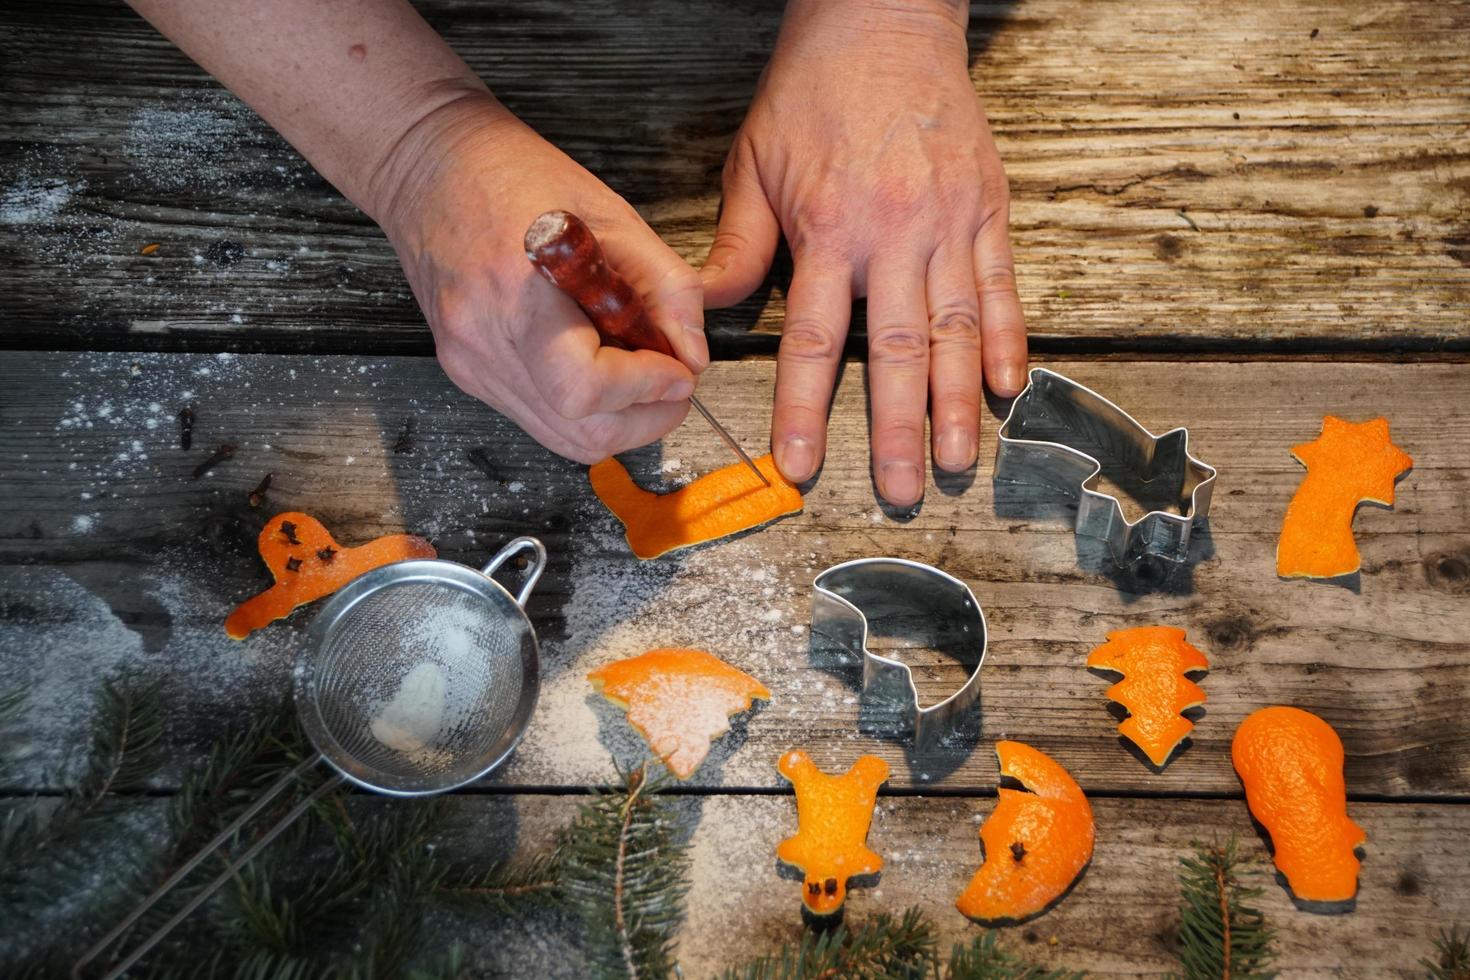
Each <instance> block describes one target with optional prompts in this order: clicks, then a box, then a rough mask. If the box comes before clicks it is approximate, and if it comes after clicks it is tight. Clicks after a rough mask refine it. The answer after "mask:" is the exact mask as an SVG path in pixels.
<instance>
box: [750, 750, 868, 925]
mask: <svg viewBox="0 0 1470 980" xmlns="http://www.w3.org/2000/svg"><path fill="white" fill-rule="evenodd" d="M776 768H777V769H779V770H780V772H781V775H783V776H785V777H786V778H787V779H789V780H790V781H791V785H792V786H793V787H794V788H795V789H796V822H797V828H798V829H797V832H796V836H795V837H788V838H786V839H785V840H783V841H782V842H781V843H780V845H779V846H778V847H777V848H776V857H778V858H780V859H781V860H782V861H784V862H785V863H787V864H789V865H791V866H792V867H795V868H797V869H799V870H800V871H801V872H802V874H803V875H804V876H805V879H806V880H805V882H804V884H803V886H802V891H801V900H802V902H804V903H805V904H806V907H807V908H808V909H810V910H811V912H812V914H814V915H819V916H828V915H833V914H835V913H836V912H838V911H839V910H840V909H841V908H842V903H843V902H844V901H846V899H847V880H848V879H849V878H851V877H853V876H854V875H870V874H877V873H878V872H879V871H881V870H883V859H882V858H881V857H879V856H878V855H877V854H875V853H874V852H872V851H870V850H868V847H867V844H866V843H865V842H866V841H867V839H868V827H869V826H870V825H871V824H872V822H873V805H874V803H876V802H877V798H878V787H879V786H882V785H883V783H884V782H885V781H886V780H887V779H888V763H886V762H884V761H883V760H882V759H880V758H878V757H877V756H873V755H865V756H861V757H860V758H859V759H858V760H857V761H856V762H854V763H853V764H852V768H851V769H849V770H847V772H845V773H843V774H842V775H841V776H829V775H827V774H826V773H824V772H822V770H820V769H818V768H817V764H816V763H815V762H813V761H812V760H811V759H810V758H809V757H808V756H807V754H806V753H805V752H802V751H801V750H800V749H793V750H792V751H790V752H787V753H786V754H785V755H783V756H782V757H781V760H780V762H778V763H777V764H776Z"/></svg>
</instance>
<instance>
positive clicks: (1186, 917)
mask: <svg viewBox="0 0 1470 980" xmlns="http://www.w3.org/2000/svg"><path fill="white" fill-rule="evenodd" d="M1194 847H1195V853H1194V854H1193V856H1191V857H1186V858H1180V860H1179V864H1180V872H1179V887H1180V891H1181V898H1182V903H1181V906H1180V919H1181V921H1180V926H1179V958H1180V960H1181V961H1182V962H1183V966H1184V976H1185V977H1186V978H1188V980H1252V978H1259V977H1270V976H1273V975H1274V974H1272V973H1270V972H1269V971H1270V967H1271V962H1272V960H1274V959H1275V956H1276V954H1275V951H1274V949H1273V948H1272V945H1271V944H1272V940H1273V938H1274V935H1275V933H1274V931H1273V930H1272V929H1270V928H1268V927H1267V926H1266V924H1265V916H1264V915H1262V914H1261V912H1260V911H1259V910H1258V909H1256V908H1254V907H1252V906H1250V905H1248V904H1247V903H1248V902H1251V901H1253V900H1254V899H1256V898H1259V897H1260V895H1261V889H1260V888H1255V887H1250V886H1247V885H1245V884H1243V883H1242V881H1241V879H1242V877H1243V875H1242V872H1241V865H1242V864H1243V863H1244V862H1243V860H1242V859H1241V858H1240V857H1239V855H1238V854H1237V851H1236V840H1235V838H1234V837H1233V836H1232V837H1231V838H1230V840H1229V841H1228V842H1227V843H1226V844H1225V845H1224V846H1220V845H1218V844H1215V845H1210V846H1205V845H1202V844H1195V845H1194Z"/></svg>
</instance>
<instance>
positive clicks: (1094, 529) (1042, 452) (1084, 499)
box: [995, 368, 1215, 565]
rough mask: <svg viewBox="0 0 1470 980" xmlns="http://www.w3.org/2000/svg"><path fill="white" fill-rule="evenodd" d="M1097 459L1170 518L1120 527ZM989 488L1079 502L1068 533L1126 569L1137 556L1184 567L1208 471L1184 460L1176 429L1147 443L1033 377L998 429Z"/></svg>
mask: <svg viewBox="0 0 1470 980" xmlns="http://www.w3.org/2000/svg"><path fill="white" fill-rule="evenodd" d="M1100 457H1101V458H1100ZM1104 458H1105V459H1108V460H1109V461H1116V464H1117V465H1116V467H1114V466H1109V467H1108V472H1109V476H1110V477H1113V478H1114V479H1116V480H1118V482H1120V483H1123V482H1124V481H1128V482H1131V484H1132V485H1133V486H1136V487H1138V488H1139V489H1141V490H1147V493H1148V495H1149V497H1151V498H1153V499H1166V500H1171V501H1173V503H1174V506H1175V507H1176V508H1177V509H1178V513H1173V512H1171V511H1166V510H1151V511H1149V512H1148V513H1146V514H1144V515H1143V516H1142V517H1140V518H1139V519H1138V520H1136V521H1130V520H1128V519H1127V517H1125V516H1124V514H1123V505H1122V503H1121V502H1120V501H1119V500H1118V498H1117V497H1115V496H1113V495H1111V494H1107V493H1103V492H1101V491H1099V490H1098V489H1097V486H1098V482H1099V479H1098V478H1099V476H1100V475H1101V474H1102V472H1103V461H1102V460H1103V459H1104ZM995 479H996V481H997V482H1000V483H1015V484H1025V485H1031V486H1045V487H1052V488H1055V489H1057V490H1060V491H1062V492H1065V493H1069V494H1072V495H1079V494H1080V496H1079V498H1078V503H1077V533H1078V534H1079V535H1085V536H1087V537H1092V538H1101V539H1102V540H1103V541H1106V542H1107V544H1108V548H1109V550H1110V551H1111V552H1112V555H1113V558H1114V559H1115V560H1116V561H1117V562H1118V563H1119V564H1120V565H1127V564H1131V563H1133V562H1135V561H1137V560H1139V559H1140V558H1142V557H1144V556H1145V555H1157V556H1159V557H1161V558H1166V559H1168V560H1169V561H1174V562H1182V561H1186V560H1187V559H1188V557H1189V537H1190V531H1191V530H1192V529H1193V528H1194V525H1195V523H1196V522H1197V521H1200V520H1203V519H1204V517H1205V516H1206V515H1207V514H1208V513H1209V510H1210V495H1211V493H1212V491H1213V490H1214V486H1215V468H1214V467H1213V466H1210V465H1209V464H1207V463H1205V462H1204V461H1203V460H1200V459H1197V458H1196V457H1194V456H1193V455H1191V454H1190V452H1189V430H1188V429H1186V428H1184V427H1183V426H1180V427H1179V428H1176V429H1170V430H1169V431H1168V432H1165V433H1164V434H1163V435H1160V436H1156V435H1154V434H1153V433H1152V432H1150V431H1149V430H1148V429H1145V428H1144V427H1143V426H1142V425H1140V424H1139V422H1138V420H1137V419H1135V418H1134V417H1133V416H1131V415H1129V414H1128V413H1127V412H1125V411H1123V410H1122V409H1121V408H1119V407H1118V406H1117V405H1115V404H1113V403H1112V402H1111V401H1109V400H1108V399H1106V398H1104V397H1103V396H1102V395H1099V394H1098V393H1097V392H1095V391H1093V390H1092V389H1091V388H1088V387H1085V386H1083V385H1080V384H1078V383H1077V382H1075V381H1073V380H1072V379H1070V378H1067V377H1065V376H1063V375H1060V374H1058V373H1057V372H1055V371H1048V370H1047V369H1045V368H1032V369H1031V375H1030V378H1029V379H1028V382H1027V385H1026V388H1025V390H1023V391H1022V392H1021V394H1020V395H1019V396H1017V398H1016V400H1015V402H1014V403H1013V404H1012V405H1011V411H1010V414H1009V415H1007V416H1006V420H1005V422H1004V424H1002V425H1001V427H1000V440H999V446H998V447H997V449H996V454H995ZM1161 481H1162V482H1161Z"/></svg>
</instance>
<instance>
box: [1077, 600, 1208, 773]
mask: <svg viewBox="0 0 1470 980" xmlns="http://www.w3.org/2000/svg"><path fill="white" fill-rule="evenodd" d="M1087 666H1089V667H1093V668H1097V669H1100V670H1111V671H1114V672H1116V673H1119V674H1122V675H1123V679H1122V680H1121V681H1119V682H1118V683H1116V684H1114V685H1113V686H1112V687H1110V688H1108V692H1107V693H1108V697H1109V698H1111V699H1113V700H1114V701H1116V702H1118V703H1119V704H1121V705H1122V706H1123V707H1125V708H1127V709H1128V717H1127V718H1125V719H1124V720H1123V722H1122V723H1121V724H1119V725H1118V734H1120V735H1122V736H1123V737H1124V738H1126V739H1128V740H1129V741H1130V742H1132V743H1133V744H1134V745H1137V746H1138V747H1139V748H1140V749H1142V750H1143V754H1144V755H1146V756H1148V759H1149V761H1150V762H1152V763H1153V764H1154V765H1155V766H1158V767H1160V768H1162V767H1163V765H1164V763H1166V762H1168V761H1169V756H1170V755H1172V754H1173V752H1174V749H1175V748H1177V747H1178V745H1179V743H1180V742H1182V741H1184V737H1185V736H1186V735H1188V734H1189V733H1190V732H1191V731H1193V730H1194V723H1193V722H1192V721H1190V720H1189V719H1188V718H1185V717H1184V716H1183V714H1182V712H1183V711H1185V710H1186V709H1188V708H1193V707H1197V706H1198V705H1201V704H1204V703H1205V692H1204V691H1203V690H1201V689H1200V686H1199V685H1198V684H1196V683H1195V682H1194V681H1192V680H1190V679H1189V678H1188V677H1186V676H1185V675H1186V674H1192V673H1202V672H1204V671H1206V670H1209V669H1210V661H1209V660H1208V659H1206V657H1205V655H1204V654H1203V653H1202V652H1200V651H1199V650H1197V649H1195V648H1194V647H1193V646H1191V645H1190V644H1189V643H1187V642H1185V639H1184V630H1182V629H1177V628H1175V627H1173V626H1137V627H1134V628H1132V629H1126V630H1115V631H1113V632H1111V633H1109V634H1108V642H1106V643H1104V644H1103V645H1102V646H1100V647H1097V648H1096V649H1094V650H1093V651H1092V652H1091V653H1090V654H1088V655H1087Z"/></svg>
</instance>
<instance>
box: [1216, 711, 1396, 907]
mask: <svg viewBox="0 0 1470 980" xmlns="http://www.w3.org/2000/svg"><path fill="white" fill-rule="evenodd" d="M1230 758H1231V760H1232V761H1233V762H1234V763H1235V771H1236V772H1237V773H1239V774H1240V781H1241V782H1242V783H1243V784H1245V800H1246V803H1247V805H1249V806H1250V810H1251V814H1252V815H1253V816H1254V817H1255V818H1256V819H1257V820H1259V821H1260V822H1261V825H1262V826H1263V827H1265V828H1266V831H1267V832H1268V833H1269V834H1270V835H1271V845H1272V847H1273V848H1274V849H1275V852H1276V853H1275V855H1274V860H1275V862H1276V868H1277V870H1279V871H1280V872H1281V873H1282V874H1283V875H1285V876H1286V881H1287V884H1289V885H1290V886H1291V891H1292V894H1294V895H1295V896H1296V897H1297V898H1299V899H1301V900H1303V901H1307V902H1346V901H1348V900H1350V899H1351V898H1352V897H1353V896H1354V895H1356V894H1357V891H1358V856H1357V854H1355V853H1354V851H1355V850H1356V849H1357V847H1358V845H1360V844H1362V843H1363V842H1364V841H1366V840H1367V839H1368V835H1367V834H1365V833H1363V828H1361V827H1359V826H1358V825H1357V824H1356V823H1354V822H1353V821H1352V820H1350V819H1349V818H1348V815H1347V784H1346V783H1345V782H1344V780H1343V774H1342V762H1343V751H1342V739H1340V738H1338V737H1337V732H1335V731H1334V730H1333V728H1332V726H1331V725H1329V724H1328V723H1327V722H1325V721H1323V720H1322V719H1321V718H1318V717H1317V716H1316V715H1314V714H1312V713H1311V712H1310V711H1303V710H1302V709H1300V708H1289V707H1282V706H1277V707H1272V708H1262V709H1260V710H1259V711H1256V712H1253V713H1252V714H1251V715H1249V716H1248V717H1247V718H1246V719H1245V720H1244V721H1242V722H1241V723H1240V727H1239V728H1237V729H1236V730H1235V738H1234V740H1233V741H1232V742H1231V744H1230Z"/></svg>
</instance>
